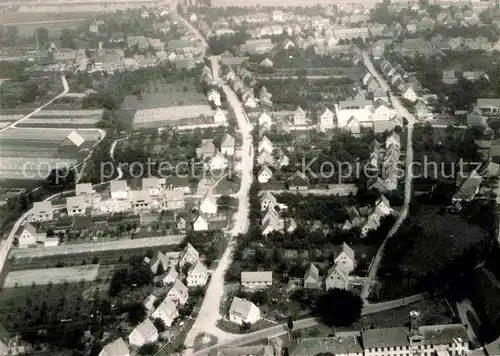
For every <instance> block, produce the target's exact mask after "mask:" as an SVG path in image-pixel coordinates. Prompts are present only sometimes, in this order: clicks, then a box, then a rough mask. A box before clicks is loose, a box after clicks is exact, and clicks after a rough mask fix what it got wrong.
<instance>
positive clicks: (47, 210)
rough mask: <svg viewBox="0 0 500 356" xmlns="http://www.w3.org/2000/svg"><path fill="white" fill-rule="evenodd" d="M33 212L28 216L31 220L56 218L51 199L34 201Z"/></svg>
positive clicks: (40, 220) (41, 220)
mask: <svg viewBox="0 0 500 356" xmlns="http://www.w3.org/2000/svg"><path fill="white" fill-rule="evenodd" d="M31 210H32V212H33V213H32V214H31V215H30V216H29V217H28V221H30V222H44V221H51V220H52V219H53V218H54V212H53V210H52V203H51V202H50V200H44V201H36V202H34V203H33V208H32V209H31Z"/></svg>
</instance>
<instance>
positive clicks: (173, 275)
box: [161, 266, 179, 285]
mask: <svg viewBox="0 0 500 356" xmlns="http://www.w3.org/2000/svg"><path fill="white" fill-rule="evenodd" d="M178 276H179V272H177V270H176V269H175V267H174V266H172V267H170V268H169V269H168V272H167V274H166V275H165V276H164V277H163V279H162V280H161V281H162V283H163V284H164V285H167V284H171V283H174V282H175V280H176V279H177V277H178Z"/></svg>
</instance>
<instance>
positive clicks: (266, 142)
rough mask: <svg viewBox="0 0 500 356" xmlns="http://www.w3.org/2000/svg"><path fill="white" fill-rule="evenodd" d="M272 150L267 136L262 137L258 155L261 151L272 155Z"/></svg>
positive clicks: (271, 144) (272, 146)
mask: <svg viewBox="0 0 500 356" xmlns="http://www.w3.org/2000/svg"><path fill="white" fill-rule="evenodd" d="M273 150H274V145H273V143H272V142H271V141H270V140H269V139H268V138H267V136H264V137H262V138H261V140H260V142H259V147H258V151H259V153H261V152H262V151H266V152H267V153H273Z"/></svg>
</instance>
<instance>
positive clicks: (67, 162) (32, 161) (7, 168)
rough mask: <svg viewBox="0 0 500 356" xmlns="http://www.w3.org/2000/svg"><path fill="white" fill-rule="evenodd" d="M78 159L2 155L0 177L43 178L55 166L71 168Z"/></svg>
mask: <svg viewBox="0 0 500 356" xmlns="http://www.w3.org/2000/svg"><path fill="white" fill-rule="evenodd" d="M77 162H78V160H76V159H58V158H37V157H32V158H27V157H2V158H1V164H0V179H28V180H32V179H36V180H43V179H45V178H47V176H48V175H49V173H50V172H51V171H52V170H53V169H55V168H63V167H65V168H69V167H72V166H74V165H76V163H77Z"/></svg>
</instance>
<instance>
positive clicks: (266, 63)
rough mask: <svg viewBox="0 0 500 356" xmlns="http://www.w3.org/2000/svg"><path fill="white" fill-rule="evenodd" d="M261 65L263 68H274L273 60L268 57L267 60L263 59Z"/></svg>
mask: <svg viewBox="0 0 500 356" xmlns="http://www.w3.org/2000/svg"><path fill="white" fill-rule="evenodd" d="M259 65H260V66H261V67H266V68H272V66H273V65H274V63H273V61H272V60H270V59H269V58H267V57H266V58H265V59H263V60H262V61H261V62H260V63H259Z"/></svg>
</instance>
